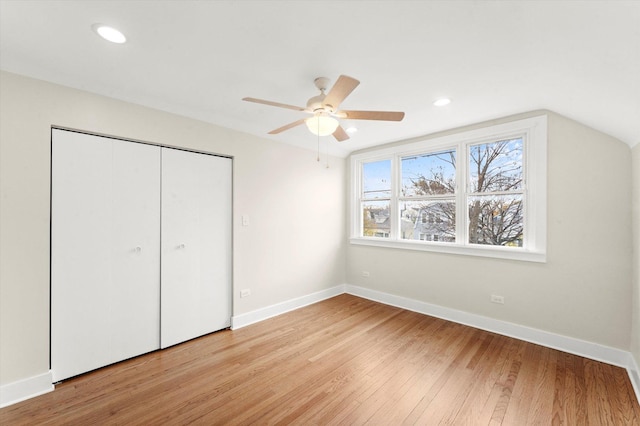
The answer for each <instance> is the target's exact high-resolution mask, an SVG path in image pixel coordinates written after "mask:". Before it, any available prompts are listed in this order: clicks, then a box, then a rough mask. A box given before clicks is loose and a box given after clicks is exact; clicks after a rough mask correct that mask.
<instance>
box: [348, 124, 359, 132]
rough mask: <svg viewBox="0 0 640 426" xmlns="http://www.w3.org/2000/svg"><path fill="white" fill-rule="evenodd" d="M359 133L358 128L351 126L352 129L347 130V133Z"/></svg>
mask: <svg viewBox="0 0 640 426" xmlns="http://www.w3.org/2000/svg"><path fill="white" fill-rule="evenodd" d="M357 131H358V128H357V127H353V126H351V127H349V128H347V133H355V132H357Z"/></svg>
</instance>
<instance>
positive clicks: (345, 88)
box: [322, 75, 360, 111]
mask: <svg viewBox="0 0 640 426" xmlns="http://www.w3.org/2000/svg"><path fill="white" fill-rule="evenodd" d="M358 84H360V82H359V81H358V80H356V79H355V78H352V77H348V76H346V75H341V76H340V77H338V81H336V84H334V85H333V87H332V88H331V90H329V93H328V94H327V96H326V97H325V98H324V101H323V102H322V103H323V104H325V105H329V107H330V108H331V109H333V110H334V111H335V110H337V109H338V107H339V106H340V104H341V103H342V101H344V99H345V98H346V97H347V96H349V94H350V93H351V92H353V89H355V88H356V87H358Z"/></svg>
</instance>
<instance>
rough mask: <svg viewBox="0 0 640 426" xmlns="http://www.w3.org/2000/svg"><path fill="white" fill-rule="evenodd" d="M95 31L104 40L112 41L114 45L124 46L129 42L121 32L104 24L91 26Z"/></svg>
mask: <svg viewBox="0 0 640 426" xmlns="http://www.w3.org/2000/svg"><path fill="white" fill-rule="evenodd" d="M91 28H92V29H93V31H95V32H96V34H98V35H99V36H100V37H102V38H103V39H105V40H107V41H110V42H112V43H118V44H122V43H124V42H125V41H127V38H126V37H125V36H124V34H122V33H121V32H120V31H118V30H116V29H115V28H113V27H110V26H108V25H104V24H93V25H92V26H91Z"/></svg>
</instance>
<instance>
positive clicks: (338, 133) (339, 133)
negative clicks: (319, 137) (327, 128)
mask: <svg viewBox="0 0 640 426" xmlns="http://www.w3.org/2000/svg"><path fill="white" fill-rule="evenodd" d="M333 137H334V138H336V140H337V141H338V142H342V141H346V140H347V139H349V135H348V134H347V132H345V131H344V129H343V128H342V126H338V127H337V128H336V130H335V132H333Z"/></svg>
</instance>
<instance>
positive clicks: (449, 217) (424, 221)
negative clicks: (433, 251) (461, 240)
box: [400, 200, 456, 243]
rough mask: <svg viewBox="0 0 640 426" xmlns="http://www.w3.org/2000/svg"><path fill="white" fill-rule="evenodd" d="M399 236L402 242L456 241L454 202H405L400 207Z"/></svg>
mask: <svg viewBox="0 0 640 426" xmlns="http://www.w3.org/2000/svg"><path fill="white" fill-rule="evenodd" d="M400 236H401V238H402V239H404V240H423V241H444V242H449V243H453V242H455V241H456V203H455V202H454V201H447V200H441V201H422V202H420V201H411V202H410V201H407V202H402V203H401V207H400Z"/></svg>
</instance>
